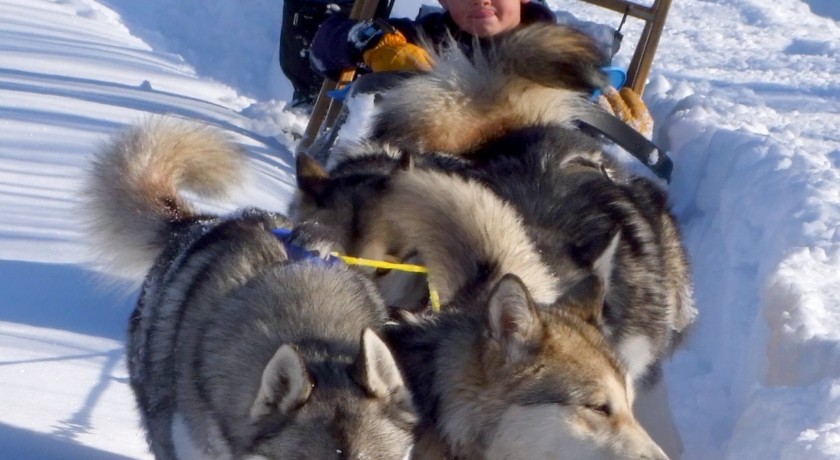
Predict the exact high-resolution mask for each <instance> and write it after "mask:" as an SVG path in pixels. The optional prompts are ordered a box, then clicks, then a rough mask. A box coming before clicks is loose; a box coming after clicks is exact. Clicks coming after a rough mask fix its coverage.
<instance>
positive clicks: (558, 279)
mask: <svg viewBox="0 0 840 460" xmlns="http://www.w3.org/2000/svg"><path fill="white" fill-rule="evenodd" d="M571 36H574V37H575V40H580V42H581V43H584V42H586V39H584V38H581V37H579V36H577V35H574V34H573V33H572V32H569V31H568V30H564V29H562V28H555V27H554V26H538V27H532V26H528V27H525V28H523V29H522V30H521V31H520V32H515V33H514V34H512V35H510V36H507V37H505V38H503V39H502V40H501V41H500V42H499V43H498V46H497V47H495V48H492V49H491V50H490V51H489V52H486V53H478V54H477V55H476V56H473V57H472V58H468V57H467V56H465V55H463V54H459V53H458V52H457V50H456V51H455V52H454V53H453V54H451V55H449V56H448V57H447V59H446V60H442V61H441V63H440V64H439V65H438V66H437V67H436V68H435V69H433V70H432V72H430V74H429V75H421V76H418V77H415V78H413V79H412V80H411V84H410V87H409V85H408V84H406V85H405V86H398V87H396V88H395V89H394V90H393V91H391V92H388V93H387V94H386V95H385V96H383V103H382V105H381V108H380V111H379V112H378V114H377V115H376V118H375V120H374V130H373V134H372V137H371V140H370V145H375V144H377V143H378V144H379V145H380V149H381V150H382V152H380V153H379V154H378V155H379V156H380V158H383V159H384V158H386V157H387V158H391V160H390V161H391V164H392V169H390V170H386V169H383V168H380V169H377V170H373V169H370V168H368V169H367V170H365V169H364V168H356V167H353V166H351V165H356V166H358V165H359V163H357V161H358V160H356V159H355V158H353V156H352V155H347V156H346V158H345V159H343V160H342V161H341V162H339V163H338V165H337V166H336V167H334V168H333V169H331V170H329V171H327V170H320V171H318V168H317V165H313V164H312V161H310V160H309V159H307V158H305V157H304V158H299V159H298V164H299V165H303V166H299V177H298V188H299V192H298V197H297V199H296V202H295V207H294V208H293V210H294V212H293V218H294V219H295V220H307V219H309V218H311V217H314V218H315V219H321V217H320V216H327V215H329V216H331V217H332V218H336V219H338V221H340V222H343V224H340V225H337V228H339V229H341V228H343V229H344V230H345V231H346V232H348V233H346V237H349V238H351V239H352V241H350V242H348V243H347V244H348V246H349V247H352V248H353V250H355V251H357V252H359V253H365V254H366V256H367V257H371V258H376V257H382V258H395V259H399V258H400V257H404V256H405V255H407V254H415V253H417V252H418V250H417V246H418V244H420V243H418V242H417V241H416V240H414V239H412V238H408V237H406V236H405V235H404V234H401V233H400V232H395V230H394V228H397V227H395V226H394V225H391V224H389V222H391V221H392V218H391V217H389V216H391V215H393V214H394V213H396V212H399V209H398V208H397V207H395V206H391V205H387V204H386V203H387V201H388V199H387V198H386V197H387V196H388V195H389V194H391V193H392V190H393V188H394V187H395V185H394V183H393V181H394V177H396V176H398V175H400V174H403V172H404V171H406V170H409V169H411V167H412V166H411V165H412V161H411V160H406V159H405V157H406V156H407V157H411V158H415V159H421V158H422V159H425V158H428V157H430V156H431V157H437V156H440V155H443V156H455V157H457V158H459V159H460V160H461V161H462V162H463V164H462V165H459V166H458V167H457V168H438V170H439V171H441V172H443V173H445V174H446V175H453V176H458V177H462V178H466V179H469V180H470V181H472V182H475V183H477V184H480V185H481V186H484V187H486V188H487V189H489V190H491V191H492V192H493V194H494V195H495V196H497V197H498V198H500V199H502V200H503V201H504V202H506V203H508V204H509V205H511V206H512V207H513V208H515V210H516V212H517V213H518V214H519V215H520V217H521V219H522V224H523V225H522V226H521V227H511V226H507V225H504V224H501V223H496V224H495V225H492V226H488V228H487V230H486V231H487V232H489V233H490V235H492V238H494V239H496V240H498V241H505V240H506V239H508V238H510V235H511V233H512V232H517V231H521V232H522V233H523V235H525V236H527V237H528V239H529V240H530V241H532V242H533V245H534V247H535V253H536V254H538V261H539V263H541V264H542V266H544V267H546V268H547V270H548V272H549V273H550V274H551V276H553V278H554V281H553V283H555V290H556V292H565V291H566V290H568V289H569V288H570V286H573V285H574V284H575V283H576V282H577V280H579V279H582V278H585V277H586V276H588V275H593V274H594V273H595V272H596V271H597V263H596V262H597V261H598V260H601V259H599V257H598V255H599V254H603V253H605V251H606V252H607V253H612V254H613V257H612V258H610V259H609V260H610V261H611V263H610V264H609V272H608V273H605V274H604V275H603V276H601V279H602V280H603V283H604V292H605V295H604V303H603V309H602V312H601V313H602V314H600V315H598V316H597V318H596V323H597V327H598V328H599V330H600V331H601V333H602V334H603V336H604V339H605V340H606V341H607V342H608V343H609V344H610V347H611V349H612V350H613V352H614V353H615V355H616V356H617V357H618V358H619V359H620V361H621V362H622V365H623V366H624V367H625V368H626V370H627V371H628V375H629V376H630V379H631V382H632V383H633V385H634V386H635V389H636V390H639V391H640V394H641V395H645V396H647V395H648V394H651V393H657V394H660V395H664V393H663V392H662V390H661V389H660V388H659V386H660V385H662V384H663V383H662V380H661V362H662V360H663V359H664V358H665V357H667V356H668V354H669V353H670V352H671V351H672V349H673V348H674V346H675V344H676V343H677V342H678V340H679V339H680V337H681V336H682V335H683V334H684V332H685V331H686V330H687V329H688V328H689V326H690V325H691V323H692V322H693V320H694V318H695V316H696V309H695V307H694V305H693V299H692V297H693V296H692V283H691V279H690V269H689V264H688V259H687V256H686V253H685V250H684V248H683V246H682V242H681V238H680V234H679V229H678V226H677V224H676V222H675V220H674V218H673V216H672V215H671V214H670V212H669V210H668V202H667V196H666V195H665V193H664V191H663V190H662V189H661V188H660V187H659V185H658V184H656V183H654V182H652V181H650V180H648V179H645V178H641V177H636V176H634V175H632V174H630V173H628V172H626V171H624V170H623V168H622V167H621V166H620V165H618V164H617V163H615V162H614V161H612V160H611V158H610V157H609V156H608V155H606V154H605V153H604V152H603V148H602V145H601V144H600V142H598V141H597V140H596V139H594V138H592V137H589V136H587V135H586V134H584V133H582V132H581V131H579V130H578V129H576V128H575V127H574V125H573V124H572V123H571V121H572V120H573V119H575V118H576V117H579V116H580V115H581V114H582V113H584V112H585V111H587V110H599V109H597V108H595V106H594V105H593V104H591V103H589V102H588V101H587V98H588V97H589V89H591V87H594V86H597V85H599V84H600V77H599V76H598V71H597V68H596V67H595V63H596V62H597V59H595V57H594V56H595V55H594V54H593V53H595V51H593V48H592V47H589V46H585V45H583V44H581V45H574V46H573V45H568V47H566V48H564V47H563V45H561V43H563V41H564V40H568V39H569V37H571ZM551 43H556V44H557V47H554V48H549V47H547V46H546V44H551ZM572 43H577V42H576V41H575V42H572ZM514 44H515V45H516V46H514ZM557 50H560V51H557ZM523 53H524V54H523ZM552 53H555V54H552ZM570 55H573V56H577V59H572V58H570V57H569V56H570ZM536 56H542V57H543V59H542V61H539V60H536ZM552 56H553V58H552ZM569 61H571V62H574V63H576V64H575V65H573V64H571V63H569ZM541 62H542V63H543V64H542V65H541ZM545 62H548V63H549V64H544V63H545ZM582 63H583V64H582ZM584 64H585V65H584ZM543 65H544V66H543ZM552 71H553V73H552ZM564 72H566V73H571V74H573V75H572V76H571V77H569V76H566V77H563V75H564ZM558 74H559V75H560V76H559V77H554V80H551V79H550V77H551V76H552V75H558ZM574 75H577V78H574ZM488 81H489V82H490V83H487V82H488ZM485 88H490V90H487V91H485ZM415 90H416V91H417V92H415ZM421 94H422V95H421ZM408 107H411V110H408V109H407V108H408ZM435 120H436V121H435ZM389 146H396V147H389ZM367 150H368V151H372V150H375V147H370V146H369V147H368V149H367ZM385 150H389V151H388V152H385ZM393 150H397V151H398V152H400V151H401V153H396V154H395V153H394V152H393ZM370 155H375V154H374V153H368V154H367V156H368V157H369V156H370ZM400 155H402V158H401V157H400ZM400 158H401V159H400ZM366 161H370V160H366ZM383 161H384V160H383ZM422 162H423V164H424V165H426V166H424V167H422V168H420V169H421V170H434V169H435V168H434V161H430V160H428V159H426V160H422ZM418 163H420V161H418ZM430 164H431V165H432V166H431V167H429V166H428V165H430ZM316 171H317V172H316ZM347 171H351V173H347ZM301 173H302V174H301ZM360 176H365V177H366V179H365V181H363V182H361V181H358V180H357V179H358V178H359V177H360ZM316 178H317V179H316ZM401 180H402V179H401ZM316 182H317V186H316ZM373 183H375V184H376V187H375V188H371V187H369V186H368V185H369V184H373ZM439 185H440V187H438V188H436V189H435V188H426V192H427V195H425V196H423V195H417V196H416V197H415V198H416V199H417V200H420V201H423V200H436V199H438V197H437V195H450V194H454V193H456V192H455V191H454V190H452V189H450V188H449V187H450V186H451V184H448V183H445V182H444V181H441V182H440V184H439ZM476 186H478V185H476ZM332 196H340V197H341V198H340V200H341V201H342V202H344V203H353V206H352V207H346V208H345V209H353V210H355V211H353V212H351V211H348V210H344V211H336V210H335V209H330V204H331V203H335V202H336V201H334V199H333V198H330V197H332ZM404 206H405V207H406V208H407V209H413V208H412V207H411V205H410V203H404ZM452 212H460V211H456V210H455V209H453V208H452V207H446V206H445V207H441V208H440V209H439V211H438V212H437V213H436V215H434V216H433V215H426V216H425V218H426V219H431V220H432V221H433V222H435V223H436V224H437V225H440V226H443V227H446V226H447V223H448V222H450V219H451V218H452V216H451V215H450V213H452ZM342 213H343V214H342ZM354 213H355V214H354ZM348 214H354V215H352V216H350V215H348ZM362 215H364V217H363V218H359V216H362ZM399 215H404V213H400V214H399ZM351 222H352V225H350V224H348V223H351ZM412 222H414V221H413V220H412ZM351 228H352V233H349V231H350V229H351ZM339 238H340V237H339ZM453 238H455V237H454V236H450V237H446V236H445V235H444V239H443V240H441V242H439V243H438V244H440V246H441V248H446V247H447V244H448V243H449V242H450V240H451V239H453ZM488 238H491V237H490V236H488ZM430 244H431V243H430ZM609 247H612V248H613V249H612V250H609V251H607V249H605V248H609ZM441 251H442V252H445V250H444V249H441ZM424 262H425V263H429V261H428V260H424ZM523 263H525V262H524V260H523ZM444 272H445V273H447V274H450V273H451V271H444ZM531 276H533V274H531V275H523V276H521V279H522V280H523V281H524V282H526V283H527V282H529V281H532V280H531V278H530V277H531ZM431 279H432V278H431V277H430V280H431ZM536 279H540V280H541V281H540V282H539V283H537V284H538V286H537V288H538V291H537V293H535V292H531V295H532V296H533V297H534V298H535V299H537V300H538V302H542V301H546V300H548V301H550V300H551V299H550V294H549V296H548V298H539V294H538V293H539V292H541V291H545V290H546V289H545V286H548V285H551V284H552V281H545V278H543V277H539V278H536ZM438 289H439V288H438ZM640 399H646V398H640ZM660 399H662V398H660ZM666 403H667V400H664V401H660V402H659V404H666ZM666 425H668V423H666ZM661 430H662V431H667V432H669V433H668V434H665V435H663V436H664V437H666V438H669V439H671V441H668V442H667V443H668V444H669V445H670V447H669V448H668V451H669V453H670V452H673V453H674V455H676V452H678V451H679V450H680V449H681V448H680V447H679V441H678V434H676V431H675V429H674V428H673V425H670V426H665V427H663V428H661Z"/></svg>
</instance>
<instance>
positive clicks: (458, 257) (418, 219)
mask: <svg viewBox="0 0 840 460" xmlns="http://www.w3.org/2000/svg"><path fill="white" fill-rule="evenodd" d="M392 187H393V188H392V192H393V193H390V194H389V195H388V197H387V198H386V209H387V212H386V213H384V214H385V219H386V221H387V224H388V225H390V226H391V228H393V229H395V230H396V233H397V234H399V235H401V237H403V238H405V241H411V242H412V245H413V246H414V247H415V248H416V249H417V251H418V253H419V254H420V258H421V259H422V260H423V262H424V263H425V264H426V266H427V268H428V270H429V283H431V285H432V286H433V287H434V288H435V289H437V291H438V293H439V295H440V300H441V302H442V303H444V304H445V303H447V302H448V301H449V300H451V299H452V297H453V295H454V293H455V292H457V290H458V289H459V288H461V287H463V286H465V285H466V284H467V283H469V282H471V281H473V280H476V279H481V278H482V277H485V276H488V275H489V276H491V277H493V278H494V279H491V280H488V281H491V282H492V281H494V280H498V279H500V278H501V277H502V276H504V275H505V274H507V273H513V274H515V275H517V276H519V278H521V279H522V280H523V281H524V282H525V284H526V286H527V287H528V288H529V291H530V293H531V295H532V297H533V298H534V300H536V301H538V302H544V303H551V302H554V301H555V300H556V298H557V295H558V293H557V279H556V278H555V277H554V275H553V274H552V272H551V271H550V270H549V269H548V267H547V266H546V265H545V264H544V263H543V262H542V260H541V259H540V256H539V253H538V251H537V250H536V248H535V247H534V245H533V243H532V242H531V240H530V239H529V238H528V236H527V234H526V232H525V227H524V224H523V223H522V219H521V217H520V216H519V214H518V213H517V212H516V211H515V210H514V208H513V207H512V206H510V205H509V204H507V203H506V202H504V201H502V200H501V199H500V198H498V197H497V196H496V195H495V194H494V193H493V192H492V191H490V190H489V189H487V188H486V187H485V186H483V185H481V184H479V183H477V182H474V181H468V180H465V179H462V178H459V177H457V176H452V175H448V174H444V173H439V172H434V171H429V170H418V169H412V170H409V171H405V172H400V173H398V174H397V175H396V176H394V180H393V182H392Z"/></svg>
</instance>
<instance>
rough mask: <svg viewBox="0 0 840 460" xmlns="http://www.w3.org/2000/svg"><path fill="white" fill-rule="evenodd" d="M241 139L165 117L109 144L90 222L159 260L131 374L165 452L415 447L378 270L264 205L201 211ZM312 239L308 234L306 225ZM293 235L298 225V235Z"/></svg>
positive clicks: (131, 355)
mask: <svg viewBox="0 0 840 460" xmlns="http://www.w3.org/2000/svg"><path fill="white" fill-rule="evenodd" d="M243 165H244V161H243V155H242V152H240V151H239V149H238V148H237V147H236V145H235V144H233V143H232V142H231V141H229V140H227V139H226V138H225V137H224V136H222V135H221V134H220V133H218V132H216V131H214V130H212V129H210V128H208V127H206V126H203V125H196V124H191V123H187V122H184V121H179V120H174V119H166V118H164V119H154V120H151V121H149V122H147V123H145V124H143V125H140V126H137V127H132V128H130V129H127V130H125V131H124V132H122V133H121V134H119V135H118V136H116V137H115V138H114V139H113V140H112V141H111V142H110V143H109V144H108V145H106V146H104V147H103V148H102V149H101V151H100V152H99V153H98V155H97V156H96V159H95V161H94V164H93V170H92V174H91V177H90V179H89V181H88V183H87V187H86V203H87V207H88V208H89V209H88V211H89V214H90V222H91V233H92V235H93V237H94V240H95V241H96V243H97V245H98V247H99V249H100V250H101V252H102V256H103V258H104V259H106V263H107V264H108V266H110V267H112V268H113V269H120V270H121V271H122V272H123V273H126V274H137V273H143V272H144V271H148V275H147V276H146V278H145V282H144V283H143V287H142V291H141V295H140V298H139V301H138V303H137V307H136V309H135V311H134V312H133V315H132V317H131V320H130V325H129V334H128V345H127V349H128V350H127V353H128V367H129V374H130V383H131V387H132V389H133V391H134V394H135V397H136V401H137V404H138V406H139V409H140V412H141V415H142V420H143V425H144V428H145V430H146V433H147V438H148V442H149V446H150V449H151V451H152V452H153V453H154V455H155V457H156V458H158V459H194V458H200V459H249V460H261V459H263V460H264V459H288V458H300V459H330V458H334V459H405V458H408V456H409V455H410V450H411V449H412V446H413V430H414V425H415V422H416V418H417V417H416V412H415V410H414V407H413V403H412V400H411V395H410V393H409V392H408V390H407V388H406V385H405V383H404V382H403V378H402V376H401V373H400V371H399V369H398V367H397V365H396V362H395V360H394V357H393V355H392V353H391V352H390V350H389V349H388V347H387V346H386V345H385V343H384V342H383V340H382V339H381V338H380V336H379V335H378V333H377V331H378V330H380V329H381V327H382V325H383V324H384V323H385V322H386V320H387V313H386V309H385V305H384V303H383V301H382V299H381V297H380V296H379V294H378V292H377V290H376V288H375V286H374V285H373V284H372V282H371V281H370V280H369V279H368V277H367V276H365V275H363V274H361V273H359V272H357V271H355V270H351V269H349V268H347V267H345V266H343V265H340V264H334V263H328V262H327V261H325V260H323V259H322V258H319V257H314V258H311V259H310V258H296V257H295V256H293V252H294V251H292V249H308V250H318V249H320V250H324V251H326V250H328V249H329V248H323V247H320V248H298V247H296V246H293V244H294V242H293V241H292V242H291V243H290V244H289V245H284V244H283V243H282V242H281V241H279V240H278V238H277V237H276V236H275V235H274V234H273V233H272V230H273V229H276V228H288V227H289V226H290V222H289V221H288V219H286V218H285V217H283V216H281V215H279V214H275V213H270V212H267V211H262V210H258V209H244V210H240V211H238V212H234V213H232V214H230V215H224V216H218V215H210V214H206V213H201V212H199V211H197V210H196V208H195V207H194V206H193V205H191V203H189V202H188V201H187V199H186V198H185V197H184V196H183V195H182V193H181V192H182V190H189V191H191V192H194V193H196V194H198V195H199V196H205V197H210V196H216V195H220V194H222V193H224V192H225V191H227V190H228V189H229V188H230V187H231V186H232V184H235V183H237V182H238V181H239V180H240V179H241V177H240V176H241V172H242V171H243ZM302 239H303V240H305V239H306V238H305V237H304V238H302ZM290 241H291V240H290Z"/></svg>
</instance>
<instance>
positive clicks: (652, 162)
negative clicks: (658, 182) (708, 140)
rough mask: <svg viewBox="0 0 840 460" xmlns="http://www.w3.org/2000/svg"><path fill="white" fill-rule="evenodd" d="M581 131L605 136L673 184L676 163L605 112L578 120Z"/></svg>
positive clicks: (651, 143)
mask: <svg viewBox="0 0 840 460" xmlns="http://www.w3.org/2000/svg"><path fill="white" fill-rule="evenodd" d="M576 122H577V124H578V127H579V128H580V129H581V131H584V132H586V133H587V134H590V135H599V134H600V135H603V136H605V137H607V138H608V139H609V140H611V141H613V142H615V144H616V145H618V146H619V147H621V148H623V149H624V150H627V151H628V152H630V154H631V155H633V156H634V157H636V158H637V159H638V160H639V161H641V162H642V163H644V165H645V166H647V167H648V168H650V170H651V171H653V172H654V173H655V174H656V175H657V176H659V177H660V178H662V179H665V181H666V182H671V171H672V170H673V169H674V163H672V162H671V159H670V158H668V155H666V154H665V152H663V151H662V150H660V149H659V147H657V146H656V144H654V143H653V142H651V141H649V140H648V139H647V138H646V137H645V136H642V134H641V133H639V132H638V131H636V130H635V129H633V128H632V127H630V126H629V125H627V123H625V122H623V121H621V119H619V118H618V117H615V116H613V115H612V114H610V113H607V112H606V111H604V110H593V111H591V112H589V113H587V114H585V115H584V116H582V117H580V118H578V120H576Z"/></svg>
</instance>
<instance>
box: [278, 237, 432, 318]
mask: <svg viewBox="0 0 840 460" xmlns="http://www.w3.org/2000/svg"><path fill="white" fill-rule="evenodd" d="M271 233H272V234H274V236H275V237H277V239H278V240H280V242H281V243H283V248H284V249H286V255H287V256H288V257H289V260H292V261H301V260H307V261H314V262H316V263H322V264H324V265H336V264H339V263H345V264H347V265H358V266H362V267H372V268H382V269H386V270H399V271H403V272H409V273H423V274H426V275H428V274H429V269H427V268H426V267H424V266H422V265H415V264H401V263H394V262H386V261H384V260H373V259H363V258H361V257H352V256H346V255H342V254H339V253H337V252H331V253H329V254H328V255H327V256H326V257H323V256H322V255H321V253H320V252H318V251H312V250H309V249H306V248H304V247H302V246H298V245H296V244H294V243H292V241H291V236H292V229H290V228H275V229H273V230H271ZM429 302H430V303H431V304H432V310H433V311H435V312H439V311H440V295H439V294H438V292H437V290H436V289H433V288H432V286H431V285H429Z"/></svg>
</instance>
